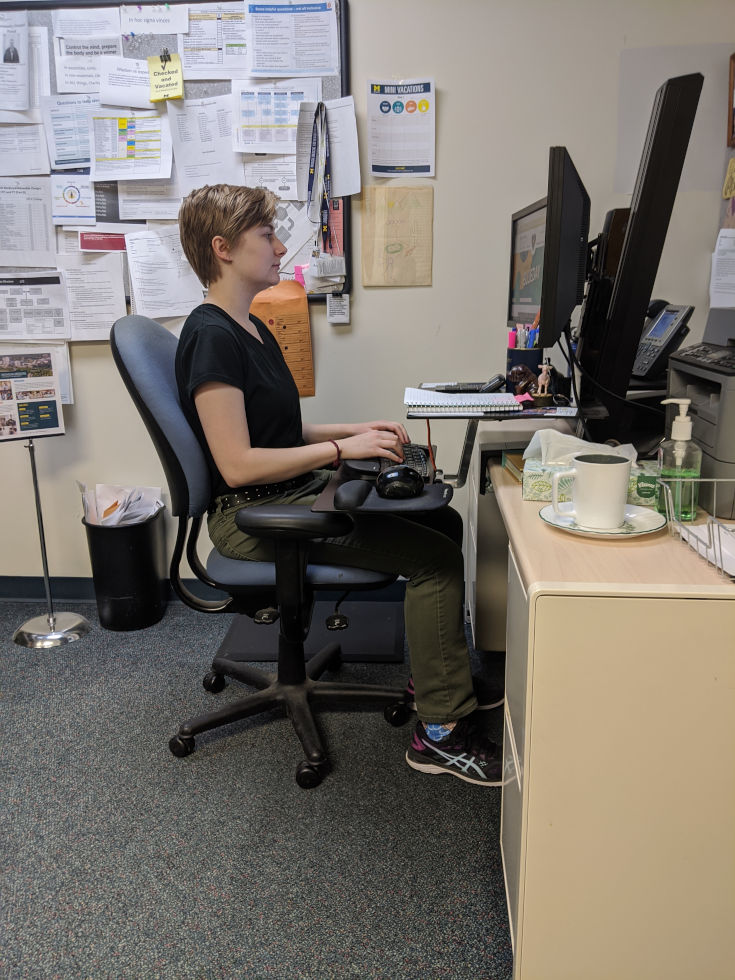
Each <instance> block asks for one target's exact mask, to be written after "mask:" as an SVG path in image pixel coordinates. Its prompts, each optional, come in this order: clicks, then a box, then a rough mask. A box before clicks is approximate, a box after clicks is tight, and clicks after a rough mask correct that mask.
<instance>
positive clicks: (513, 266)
mask: <svg viewBox="0 0 735 980" xmlns="http://www.w3.org/2000/svg"><path fill="white" fill-rule="evenodd" d="M545 240H546V198H545V197H544V198H542V199H541V200H540V201H536V202H535V203H534V204H530V205H529V206H528V207H527V208H523V209H522V210H521V211H516V212H515V214H513V215H512V216H511V219H510V287H509V289H508V327H514V326H515V325H516V324H518V323H522V324H523V325H524V326H529V327H530V326H531V324H532V323H534V322H535V320H536V317H537V315H538V313H539V310H540V308H541V279H542V275H543V268H544V243H545Z"/></svg>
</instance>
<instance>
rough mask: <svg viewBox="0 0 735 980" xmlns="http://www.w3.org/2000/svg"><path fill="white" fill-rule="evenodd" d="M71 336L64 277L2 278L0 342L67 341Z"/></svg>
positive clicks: (30, 274)
mask: <svg viewBox="0 0 735 980" xmlns="http://www.w3.org/2000/svg"><path fill="white" fill-rule="evenodd" d="M70 334H71V331H70V328H69V310H68V307H67V302H66V290H65V289H64V283H63V281H62V278H61V273H59V272H57V270H56V269H54V270H53V271H51V270H48V271H47V272H27V273H25V274H22V275H8V276H1V277H0V340H66V339H68V338H69V336H70Z"/></svg>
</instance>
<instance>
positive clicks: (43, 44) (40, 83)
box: [0, 26, 51, 123]
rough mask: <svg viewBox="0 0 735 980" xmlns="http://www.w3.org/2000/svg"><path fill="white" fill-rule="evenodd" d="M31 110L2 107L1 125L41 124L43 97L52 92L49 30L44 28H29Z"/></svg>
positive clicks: (0, 113) (0, 109) (0, 108)
mask: <svg viewBox="0 0 735 980" xmlns="http://www.w3.org/2000/svg"><path fill="white" fill-rule="evenodd" d="M28 58H29V61H30V73H29V86H30V93H29V108H28V109H25V110H17V111H14V110H12V109H7V108H5V107H4V106H3V107H0V123H40V122H43V120H42V118H41V108H40V102H41V97H42V96H44V95H49V94H50V92H51V70H50V62H49V54H48V30H47V28H45V27H43V26H31V27H29V28H28Z"/></svg>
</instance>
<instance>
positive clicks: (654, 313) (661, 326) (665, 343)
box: [633, 299, 694, 379]
mask: <svg viewBox="0 0 735 980" xmlns="http://www.w3.org/2000/svg"><path fill="white" fill-rule="evenodd" d="M693 312H694V307H693V306H673V305H672V304H671V303H667V302H666V300H665V299H653V300H651V302H650V303H649V306H648V318H647V320H646V322H645V325H644V327H643V333H642V334H641V340H640V343H639V345H638V351H637V353H636V355H635V362H634V364H633V377H634V378H650V379H653V378H660V377H661V376H662V375H663V374H664V373H665V371H666V362H667V361H668V359H669V355H670V354H672V353H673V352H674V351H675V350H676V349H677V347H678V346H679V345H680V344H681V342H682V340H683V339H684V338H685V337H686V335H687V334H688V333H689V327H688V326H687V322H688V320H689V317H690V316H691V315H692V313H693Z"/></svg>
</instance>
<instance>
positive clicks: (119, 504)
mask: <svg viewBox="0 0 735 980" xmlns="http://www.w3.org/2000/svg"><path fill="white" fill-rule="evenodd" d="M77 486H78V487H79V490H80V491H81V494H82V507H83V508H84V519H85V521H86V522H87V524H102V525H104V526H105V527H115V526H118V525H123V524H139V523H141V522H142V521H146V520H148V518H149V517H152V516H153V515H154V514H155V513H157V512H158V511H159V510H160V509H161V507H163V501H162V500H161V488H160V487H120V486H116V485H115V484H111V483H98V484H97V485H96V487H95V488H94V490H88V489H87V487H86V486H85V484H84V483H77Z"/></svg>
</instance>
